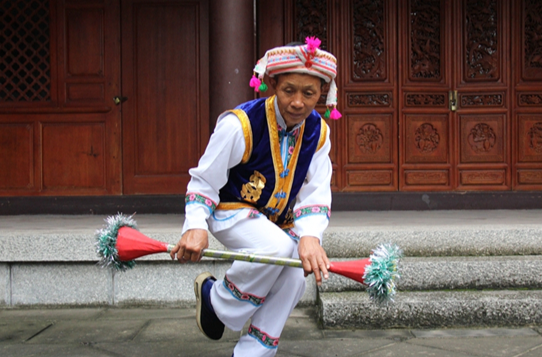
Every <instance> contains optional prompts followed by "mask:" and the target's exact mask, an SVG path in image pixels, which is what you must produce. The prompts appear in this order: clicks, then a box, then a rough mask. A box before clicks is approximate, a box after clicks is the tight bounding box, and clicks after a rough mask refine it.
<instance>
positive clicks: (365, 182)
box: [346, 170, 394, 186]
mask: <svg viewBox="0 0 542 357" xmlns="http://www.w3.org/2000/svg"><path fill="white" fill-rule="evenodd" d="M393 175H394V173H393V170H360V171H347V172H346V179H347V182H348V186H392V185H393Z"/></svg>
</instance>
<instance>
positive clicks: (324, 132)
mask: <svg viewBox="0 0 542 357" xmlns="http://www.w3.org/2000/svg"><path fill="white" fill-rule="evenodd" d="M320 120H321V121H322V122H321V123H320V139H319V140H318V146H317V147H316V151H317V152H318V150H320V149H321V148H322V146H324V144H325V143H326V136H327V124H326V121H325V120H324V119H320Z"/></svg>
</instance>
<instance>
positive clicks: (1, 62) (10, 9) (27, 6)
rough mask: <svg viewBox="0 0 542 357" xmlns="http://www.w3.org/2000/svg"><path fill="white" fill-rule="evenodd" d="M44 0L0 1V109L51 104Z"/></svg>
mask: <svg viewBox="0 0 542 357" xmlns="http://www.w3.org/2000/svg"><path fill="white" fill-rule="evenodd" d="M50 21H51V19H50V11H49V1H48V0H13V1H2V2H0V106H1V105H2V104H7V103H10V102H48V101H51V56H50Z"/></svg>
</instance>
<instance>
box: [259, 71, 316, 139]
mask: <svg viewBox="0 0 542 357" xmlns="http://www.w3.org/2000/svg"><path fill="white" fill-rule="evenodd" d="M270 82H271V86H272V87H273V89H274V90H275V94H276V95H277V103H278V107H279V110H280V114H281V115H282V117H283V118H284V121H285V122H286V126H287V127H288V129H291V128H293V127H294V126H295V125H297V124H299V123H301V122H302V121H303V120H305V119H306V118H307V117H308V116H309V114H310V113H311V112H312V110H313V109H314V107H315V106H316V103H317V102H318V99H319V98H320V94H321V85H322V84H321V83H322V82H321V81H320V78H319V77H315V76H311V75H309V74H299V73H288V74H281V75H279V76H278V79H274V78H271V81H270Z"/></svg>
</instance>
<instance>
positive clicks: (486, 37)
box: [463, 0, 502, 82]
mask: <svg viewBox="0 0 542 357" xmlns="http://www.w3.org/2000/svg"><path fill="white" fill-rule="evenodd" d="M463 9H464V15H463V16H464V18H465V21H464V22H463V23H464V27H465V29H464V34H465V37H464V45H463V46H464V51H465V54H464V56H465V58H464V73H463V79H464V81H465V82H473V81H480V80H483V81H487V80H493V81H496V80H498V79H499V78H500V77H501V46H502V44H501V43H500V33H501V31H502V30H501V28H500V24H499V20H500V18H501V16H502V14H499V11H498V10H499V1H498V0H463Z"/></svg>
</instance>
